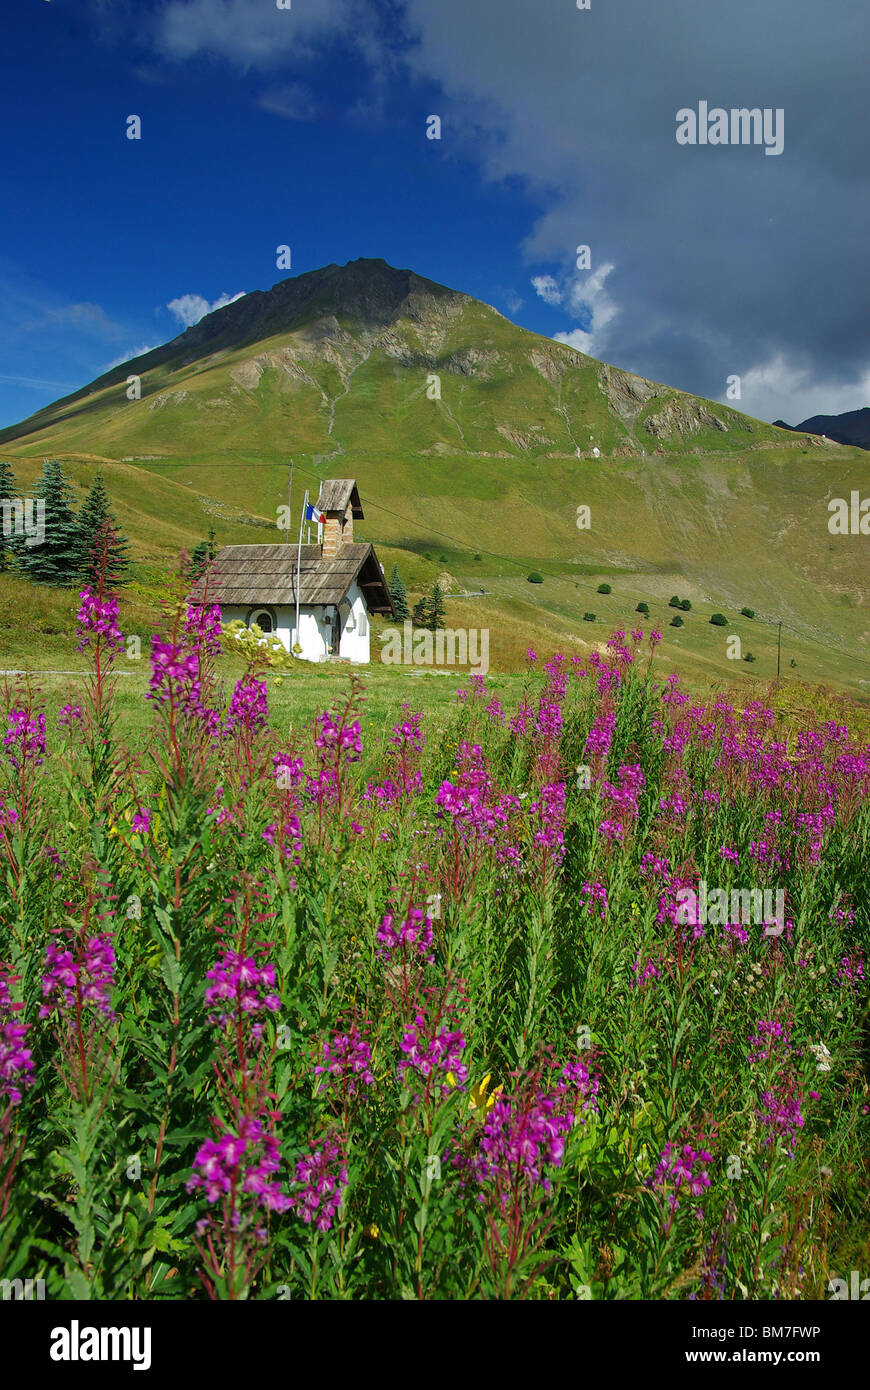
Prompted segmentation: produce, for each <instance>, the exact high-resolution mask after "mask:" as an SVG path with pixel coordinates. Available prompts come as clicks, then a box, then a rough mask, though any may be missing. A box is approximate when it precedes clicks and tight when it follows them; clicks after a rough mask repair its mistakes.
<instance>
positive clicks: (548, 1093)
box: [459, 1061, 600, 1207]
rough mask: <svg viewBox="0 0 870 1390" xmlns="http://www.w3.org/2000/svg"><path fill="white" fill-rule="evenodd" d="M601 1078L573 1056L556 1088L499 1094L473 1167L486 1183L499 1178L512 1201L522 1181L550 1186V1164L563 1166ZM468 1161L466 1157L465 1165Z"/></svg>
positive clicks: (593, 1104) (506, 1198)
mask: <svg viewBox="0 0 870 1390" xmlns="http://www.w3.org/2000/svg"><path fill="white" fill-rule="evenodd" d="M599 1086H600V1078H599V1077H598V1075H597V1074H595V1073H593V1072H592V1071H591V1070H590V1067H589V1066H587V1064H586V1063H585V1062H581V1061H577V1062H569V1063H568V1065H567V1066H565V1067H563V1068H562V1071H561V1073H560V1075H559V1078H558V1080H557V1081H556V1084H555V1085H554V1086H553V1087H552V1089H549V1090H548V1089H546V1088H544V1087H539V1086H535V1087H534V1088H531V1089H530V1088H529V1087H528V1086H527V1087H526V1088H525V1090H522V1089H521V1090H520V1091H519V1092H518V1093H517V1094H515V1095H512V1096H499V1097H498V1098H497V1099H496V1101H495V1104H494V1105H493V1106H492V1108H491V1109H490V1110H489V1112H488V1113H487V1116H486V1119H485V1120H484V1123H483V1127H482V1131H481V1135H480V1149H479V1153H478V1154H477V1156H476V1157H475V1158H474V1159H473V1160H472V1161H471V1165H470V1168H471V1172H472V1173H473V1175H474V1176H475V1177H476V1179H477V1181H478V1183H480V1184H481V1185H483V1184H489V1183H492V1182H495V1185H496V1187H497V1188H500V1189H501V1193H500V1197H501V1204H502V1206H503V1207H506V1206H507V1204H508V1201H509V1196H508V1191H506V1190H505V1189H510V1188H512V1187H515V1186H516V1184H517V1183H519V1182H521V1183H523V1184H524V1185H528V1186H530V1187H535V1186H540V1187H541V1189H542V1190H543V1191H544V1192H549V1191H550V1187H551V1184H550V1179H549V1177H548V1176H547V1174H546V1171H545V1170H546V1167H547V1166H548V1165H549V1166H550V1167H553V1168H558V1167H560V1165H561V1163H562V1159H563V1157H564V1153H565V1136H566V1135H567V1134H568V1133H569V1131H570V1130H571V1128H572V1126H573V1125H574V1124H582V1123H585V1119H586V1112H589V1113H594V1112H595V1111H597V1108H598V1105H597V1100H596V1096H597V1094H598V1089H599ZM459 1166H462V1163H461V1160H460V1165H459Z"/></svg>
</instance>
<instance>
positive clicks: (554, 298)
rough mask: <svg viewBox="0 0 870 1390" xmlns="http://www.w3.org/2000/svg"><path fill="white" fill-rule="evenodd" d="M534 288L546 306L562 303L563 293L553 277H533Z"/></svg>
mask: <svg viewBox="0 0 870 1390" xmlns="http://www.w3.org/2000/svg"><path fill="white" fill-rule="evenodd" d="M532 286H533V288H534V291H535V294H537V295H538V296H539V298H541V299H543V301H544V303H545V304H561V303H562V291H561V290H560V289H559V286H558V285H557V284H556V281H555V280H554V279H553V277H552V275H533V276H532Z"/></svg>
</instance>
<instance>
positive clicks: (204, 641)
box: [184, 604, 221, 656]
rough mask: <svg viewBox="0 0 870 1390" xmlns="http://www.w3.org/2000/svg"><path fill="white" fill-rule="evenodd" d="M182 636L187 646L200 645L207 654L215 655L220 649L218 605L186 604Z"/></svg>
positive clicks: (219, 611)
mask: <svg viewBox="0 0 870 1390" xmlns="http://www.w3.org/2000/svg"><path fill="white" fill-rule="evenodd" d="M184 638H185V642H186V643H187V645H188V646H191V647H197V646H201V647H202V650H203V651H204V652H205V653H206V654H207V655H208V656H216V655H217V653H218V652H219V651H220V649H221V610H220V608H219V607H218V605H217V604H214V606H213V607H211V608H204V607H202V606H201V605H200V604H188V608H187V616H186V618H185V620H184Z"/></svg>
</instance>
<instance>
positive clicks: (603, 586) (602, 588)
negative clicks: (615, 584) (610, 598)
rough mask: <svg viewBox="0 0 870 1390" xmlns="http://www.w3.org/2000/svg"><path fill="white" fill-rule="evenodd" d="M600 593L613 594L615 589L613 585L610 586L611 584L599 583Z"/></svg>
mask: <svg viewBox="0 0 870 1390" xmlns="http://www.w3.org/2000/svg"><path fill="white" fill-rule="evenodd" d="M598 593H599V594H612V593H613V590H612V589H611V587H610V585H609V584H599V585H598Z"/></svg>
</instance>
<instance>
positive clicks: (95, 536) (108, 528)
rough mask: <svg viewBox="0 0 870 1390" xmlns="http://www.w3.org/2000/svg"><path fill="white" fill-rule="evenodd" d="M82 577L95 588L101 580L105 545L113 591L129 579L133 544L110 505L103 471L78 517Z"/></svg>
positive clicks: (107, 579) (107, 581)
mask: <svg viewBox="0 0 870 1390" xmlns="http://www.w3.org/2000/svg"><path fill="white" fill-rule="evenodd" d="M78 529H79V569H78V573H79V577H80V578H81V579H83V580H84V582H85V583H86V584H89V585H91V586H92V587H93V586H94V585H95V584H96V583H97V582H98V576H99V573H100V565H101V563H102V560H101V556H102V552H103V548H104V544H105V550H106V560H105V563H106V570H105V577H104V581H103V582H104V584H105V585H106V587H107V589H108V590H109V591H110V592H111V591H114V590H115V589H117V588H119V587H120V585H122V584H124V583H125V582H126V580H127V574H128V571H129V568H130V560H129V551H130V546H129V543H128V541H127V539H126V537H125V536H124V535H123V534H122V532H121V530H120V528H119V527H118V524H117V522H116V520H115V518H114V516H113V515H112V512H111V510H110V508H109V494H108V493H107V492H106V487H105V484H104V482H103V475H102V472H99V473H97V476H96V477H95V478H94V482H93V486H92V487H91V490H90V492H89V493H88V495H87V497H86V498H85V500H84V502H83V503H82V509H81V511H80V512H79V516H78Z"/></svg>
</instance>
